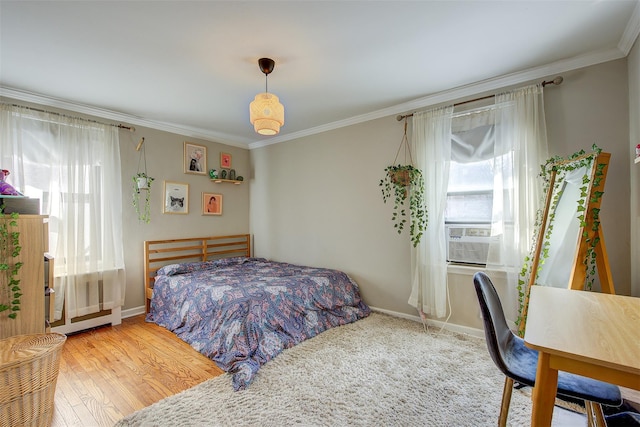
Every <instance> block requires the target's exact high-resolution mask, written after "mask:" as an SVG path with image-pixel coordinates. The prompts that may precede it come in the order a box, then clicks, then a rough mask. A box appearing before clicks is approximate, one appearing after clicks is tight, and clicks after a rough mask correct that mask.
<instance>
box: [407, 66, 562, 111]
mask: <svg viewBox="0 0 640 427" xmlns="http://www.w3.org/2000/svg"><path fill="white" fill-rule="evenodd" d="M563 81H564V78H563V77H562V76H558V77H556V78H555V79H553V80H549V81H543V82H542V83H541V84H542V87H545V86H546V85H550V84H553V85H556V86H557V85H559V84H562V82H563ZM495 96H496V95H495V94H494V95H487V96H481V97H480V98H474V99H470V100H468V101H462V102H457V103H455V104H453V106H454V107H457V106H459V105H464V104H469V103H471V102H476V101H482V100H484V99H489V98H495ZM407 117H413V113H410V114H405V115H398V116H396V120H397V121H402V120H403V119H406V118H407Z"/></svg>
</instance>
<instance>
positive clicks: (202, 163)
mask: <svg viewBox="0 0 640 427" xmlns="http://www.w3.org/2000/svg"><path fill="white" fill-rule="evenodd" d="M184 173H192V174H195V175H207V174H208V173H209V172H208V169H207V147H205V146H204V145H198V144H193V143H191V142H186V141H185V143H184Z"/></svg>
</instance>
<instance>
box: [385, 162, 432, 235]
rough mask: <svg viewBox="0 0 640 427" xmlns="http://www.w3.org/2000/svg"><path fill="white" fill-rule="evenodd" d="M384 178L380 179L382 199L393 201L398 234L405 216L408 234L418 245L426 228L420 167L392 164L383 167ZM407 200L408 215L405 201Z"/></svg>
mask: <svg viewBox="0 0 640 427" xmlns="http://www.w3.org/2000/svg"><path fill="white" fill-rule="evenodd" d="M384 171H385V175H384V178H383V179H381V180H380V187H382V199H383V201H384V202H385V203H387V201H388V200H392V199H393V202H394V206H393V216H392V217H391V220H392V221H393V223H394V224H393V226H394V227H395V228H396V229H397V231H398V234H400V233H402V230H404V227H405V224H406V223H407V216H409V218H410V221H411V223H410V227H409V235H410V236H411V243H412V244H413V246H414V247H416V246H418V244H419V243H420V239H421V238H422V234H423V233H424V231H425V230H426V229H427V221H428V212H427V208H426V206H425V200H424V178H423V176H422V172H421V171H420V169H418V168H416V167H414V166H412V165H393V166H387V167H386V168H385V170H384ZM407 200H408V201H409V215H407V211H406V207H405V202H406V201H407Z"/></svg>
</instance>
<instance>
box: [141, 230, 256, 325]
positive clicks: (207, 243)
mask: <svg viewBox="0 0 640 427" xmlns="http://www.w3.org/2000/svg"><path fill="white" fill-rule="evenodd" d="M236 256H246V257H250V256H251V235H249V234H236V235H230V236H213V237H192V238H186V239H168V240H146V241H145V242H144V283H145V290H144V293H145V306H146V312H147V313H148V312H149V308H150V304H151V297H152V295H153V283H154V282H155V276H156V271H158V270H159V269H160V268H161V267H163V266H165V265H169V264H177V263H181V262H197V261H211V260H215V259H220V258H229V257H236Z"/></svg>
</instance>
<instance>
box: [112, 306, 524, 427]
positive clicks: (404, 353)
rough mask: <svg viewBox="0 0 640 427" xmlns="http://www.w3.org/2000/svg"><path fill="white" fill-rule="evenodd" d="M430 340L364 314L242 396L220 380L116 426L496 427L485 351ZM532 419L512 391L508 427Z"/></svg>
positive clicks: (287, 354)
mask: <svg viewBox="0 0 640 427" xmlns="http://www.w3.org/2000/svg"><path fill="white" fill-rule="evenodd" d="M436 332H437V331H430V332H429V333H427V332H425V331H424V329H423V327H422V325H421V324H419V323H416V322H412V321H409V320H404V319H398V318H395V317H391V316H387V315H384V314H380V313H372V314H371V315H370V316H369V317H368V318H366V319H363V320H360V321H357V322H355V323H353V324H350V325H346V326H341V327H338V328H333V329H330V330H328V331H326V332H323V333H322V334H320V335H318V336H316V337H315V338H312V339H310V340H307V341H305V342H302V343H301V344H298V345H297V346H295V347H293V348H291V349H288V350H285V351H284V352H283V353H281V354H280V355H278V356H277V357H276V358H274V359H273V360H271V361H270V362H268V363H267V364H266V365H264V366H263V367H262V368H261V369H260V371H259V372H258V375H257V376H256V378H255V380H254V382H253V383H252V384H251V385H250V386H249V387H248V389H247V390H244V391H238V392H234V391H233V389H232V387H231V378H230V376H229V375H221V376H219V377H216V378H213V379H211V380H208V381H205V382H203V383H201V384H199V385H197V386H195V387H193V388H191V389H189V390H186V391H184V392H182V393H179V394H176V395H174V396H170V397H168V398H166V399H163V400H161V401H160V402H157V403H155V404H153V405H151V406H149V407H147V408H144V409H142V410H140V411H138V412H135V413H133V414H131V415H129V416H127V417H125V418H124V419H122V420H120V421H119V422H118V423H117V426H121V427H124V426H290V425H297V426H403V427H405V426H430V427H434V426H492V427H493V426H495V425H496V424H497V420H498V414H499V411H500V400H501V397H502V388H503V384H504V376H503V375H502V374H501V373H500V372H499V371H498V369H497V368H496V367H495V365H494V364H493V362H492V361H491V358H490V356H489V353H488V351H487V348H486V345H485V341H484V340H482V339H478V338H474V337H470V336H466V335H458V334H452V333H448V332H447V331H445V332H444V333H443V334H442V335H437V334H436ZM530 416H531V401H530V399H529V398H528V397H527V396H525V395H524V394H522V393H520V392H518V391H517V390H514V392H513V396H512V399H511V408H510V411H509V421H508V424H509V425H510V426H524V425H529V422H530Z"/></svg>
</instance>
